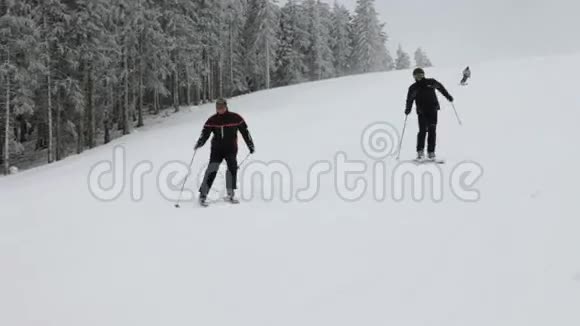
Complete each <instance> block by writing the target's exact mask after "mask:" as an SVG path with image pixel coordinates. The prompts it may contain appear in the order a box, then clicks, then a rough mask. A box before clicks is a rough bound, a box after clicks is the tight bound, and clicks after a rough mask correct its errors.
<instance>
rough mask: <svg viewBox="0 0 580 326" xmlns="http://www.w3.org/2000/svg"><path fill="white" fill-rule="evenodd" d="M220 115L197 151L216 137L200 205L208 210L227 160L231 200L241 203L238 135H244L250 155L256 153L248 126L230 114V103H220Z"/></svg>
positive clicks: (203, 135)
mask: <svg viewBox="0 0 580 326" xmlns="http://www.w3.org/2000/svg"><path fill="white" fill-rule="evenodd" d="M216 111H217V113H216V114H214V115H213V116H211V117H210V118H209V119H208V120H207V122H206V123H205V125H204V127H203V130H202V132H201V136H200V138H199V140H198V141H197V144H196V145H195V150H198V149H199V148H201V147H203V146H204V145H205V143H206V142H207V140H208V139H209V137H210V136H211V135H212V134H213V138H212V140H211V154H210V160H209V166H208V169H207V170H206V172H205V176H204V179H203V182H202V185H201V188H200V189H199V193H200V196H199V201H200V204H201V205H204V206H205V205H206V200H207V194H208V193H209V190H210V189H211V187H212V185H213V183H214V181H215V178H216V176H217V171H218V169H219V166H220V164H221V163H222V161H223V160H225V161H226V163H227V166H228V171H227V176H226V188H227V192H228V200H229V201H230V202H233V203H237V202H238V201H237V200H236V199H235V197H234V196H235V190H236V189H237V172H238V162H237V155H238V131H239V132H240V133H241V134H242V137H243V138H244V141H245V142H246V145H247V146H248V148H249V150H250V153H251V154H253V153H254V151H255V150H254V142H253V140H252V137H251V135H250V132H249V131H248V125H247V124H246V122H245V121H244V119H243V118H242V117H241V116H240V115H239V114H237V113H234V112H230V111H229V108H228V104H227V101H226V100H224V99H219V100H218V101H217V102H216Z"/></svg>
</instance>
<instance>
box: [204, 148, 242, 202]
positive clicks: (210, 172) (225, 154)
mask: <svg viewBox="0 0 580 326" xmlns="http://www.w3.org/2000/svg"><path fill="white" fill-rule="evenodd" d="M237 156H238V153H237V151H236V150H224V149H220V148H212V150H211V154H210V158H209V165H208V167H207V170H206V171H205V175H204V177H203V181H202V184H201V187H200V189H199V193H200V194H201V195H202V196H207V194H208V193H209V191H210V189H211V187H212V186H213V183H214V181H215V178H216V176H217V173H218V171H219V167H220V165H221V163H222V162H223V161H224V160H225V161H226V164H227V166H228V169H227V173H226V189H227V190H228V191H231V190H235V189H237V178H238V159H237Z"/></svg>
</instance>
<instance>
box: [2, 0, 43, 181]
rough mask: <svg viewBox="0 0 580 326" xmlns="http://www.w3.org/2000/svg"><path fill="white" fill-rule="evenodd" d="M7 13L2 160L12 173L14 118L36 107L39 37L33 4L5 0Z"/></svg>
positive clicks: (4, 25)
mask: <svg viewBox="0 0 580 326" xmlns="http://www.w3.org/2000/svg"><path fill="white" fill-rule="evenodd" d="M5 6H6V13H5V14H4V15H2V16H1V17H0V35H2V37H1V38H0V76H1V77H2V78H1V81H0V82H1V83H0V96H2V97H3V101H2V102H3V103H2V104H3V106H4V107H3V112H4V115H3V116H2V119H3V122H4V124H3V127H4V128H3V133H2V142H3V144H2V145H3V146H2V151H3V153H2V154H3V156H2V161H3V167H4V169H3V170H4V174H9V173H10V150H11V146H10V145H11V144H15V143H17V142H18V139H15V137H14V134H13V133H11V131H12V129H11V122H12V120H14V117H15V116H17V115H20V114H25V113H27V114H30V113H32V112H33V110H34V106H35V103H34V102H33V94H34V91H35V85H36V82H35V76H34V75H33V74H32V73H31V72H32V71H33V69H31V64H35V62H34V60H35V59H36V58H35V56H36V53H35V51H33V49H34V45H35V44H36V42H37V41H38V39H37V38H36V35H35V33H34V21H33V20H32V19H31V6H30V5H29V4H27V3H24V2H20V1H8V2H7V3H5Z"/></svg>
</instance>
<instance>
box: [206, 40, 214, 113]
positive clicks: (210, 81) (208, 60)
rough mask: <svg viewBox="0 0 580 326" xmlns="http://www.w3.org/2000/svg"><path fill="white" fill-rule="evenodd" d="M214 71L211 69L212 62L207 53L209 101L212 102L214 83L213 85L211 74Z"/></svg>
mask: <svg viewBox="0 0 580 326" xmlns="http://www.w3.org/2000/svg"><path fill="white" fill-rule="evenodd" d="M212 72H213V70H212V69H211V61H210V58H209V51H208V52H207V100H208V102H209V101H212V100H213V94H212V87H213V85H212V84H213V83H212V78H211V74H212Z"/></svg>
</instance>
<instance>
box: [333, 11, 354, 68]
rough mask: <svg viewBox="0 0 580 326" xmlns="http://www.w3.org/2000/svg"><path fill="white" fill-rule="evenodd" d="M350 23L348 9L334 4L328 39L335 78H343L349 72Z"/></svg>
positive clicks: (350, 48)
mask: <svg viewBox="0 0 580 326" xmlns="http://www.w3.org/2000/svg"><path fill="white" fill-rule="evenodd" d="M351 21H352V17H351V14H350V12H349V11H348V9H346V7H344V6H343V5H340V4H338V3H337V2H335V3H334V8H333V11H332V28H331V30H330V38H331V46H332V52H333V56H334V62H333V63H334V70H335V73H336V75H337V76H345V75H347V74H349V73H350V72H351V68H352V67H351V62H350V56H351V54H352V41H351V40H352V38H351V31H352V25H351Z"/></svg>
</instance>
